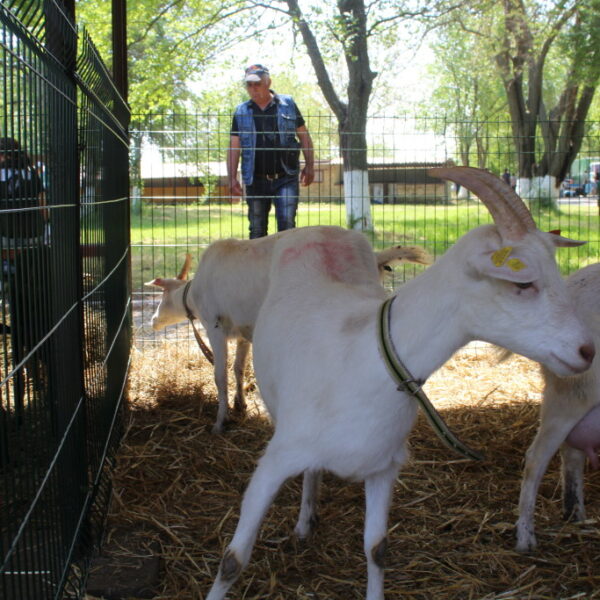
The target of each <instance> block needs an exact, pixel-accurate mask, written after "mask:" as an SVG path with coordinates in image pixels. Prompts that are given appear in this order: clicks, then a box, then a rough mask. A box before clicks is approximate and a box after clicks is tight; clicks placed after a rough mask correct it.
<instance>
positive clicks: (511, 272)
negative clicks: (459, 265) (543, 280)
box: [469, 246, 540, 283]
mask: <svg viewBox="0 0 600 600" xmlns="http://www.w3.org/2000/svg"><path fill="white" fill-rule="evenodd" d="M469 263H470V265H471V267H473V268H474V269H475V270H476V271H477V272H478V273H479V274H480V275H484V276H486V277H492V278H494V279H504V280H505V281H514V282H515V283H529V282H530V281H536V280H537V279H539V277H540V271H539V268H538V266H537V265H536V264H531V263H530V261H529V260H526V259H525V258H523V257H521V256H519V253H518V251H515V250H513V248H512V247H511V246H505V247H504V248H500V249H499V250H496V251H493V252H483V253H481V254H479V255H477V256H472V257H470V258H469Z"/></svg>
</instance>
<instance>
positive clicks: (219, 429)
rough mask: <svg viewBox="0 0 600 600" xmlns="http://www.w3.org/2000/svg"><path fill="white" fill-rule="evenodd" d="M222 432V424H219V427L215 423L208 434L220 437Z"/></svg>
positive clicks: (223, 428)
mask: <svg viewBox="0 0 600 600" xmlns="http://www.w3.org/2000/svg"><path fill="white" fill-rule="evenodd" d="M224 430H225V427H224V426H223V424H220V425H219V424H218V423H215V424H214V425H213V426H212V429H211V430H210V432H211V433H212V434H213V435H222V434H223V432H224Z"/></svg>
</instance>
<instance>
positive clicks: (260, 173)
mask: <svg viewBox="0 0 600 600" xmlns="http://www.w3.org/2000/svg"><path fill="white" fill-rule="evenodd" d="M244 83H245V85H246V89H247V91H248V95H249V96H250V99H249V100H247V101H246V102H242V103H241V104H240V105H238V106H237V108H236V109H235V113H234V116H233V122H232V125H231V137H230V143H229V150H228V152H227V173H228V176H229V187H230V190H231V195H232V196H241V195H242V186H241V184H240V182H239V180H238V177H237V170H238V164H239V160H240V155H241V157H242V182H243V184H244V185H245V186H246V202H247V203H248V220H249V221H250V238H258V237H262V236H264V235H267V233H268V232H267V227H268V218H269V211H270V210H271V205H272V204H274V205H275V216H276V218H277V230H278V231H283V230H284V229H291V228H293V227H295V226H296V210H297V208H298V194H299V189H298V174H299V173H300V156H299V155H300V149H302V153H303V155H304V162H305V166H304V168H303V169H302V173H301V174H300V181H301V182H302V185H304V186H307V185H310V184H311V183H312V182H313V179H314V152H313V145H312V140H311V138H310V134H309V133H308V129H306V125H305V123H304V119H303V118H302V115H301V113H300V111H299V110H298V107H297V106H296V104H295V102H294V100H293V99H292V97H291V96H287V95H284V94H276V93H275V92H274V91H273V90H272V89H271V78H270V76H269V70H268V69H267V68H266V67H264V66H262V65H251V66H249V67H248V68H247V69H246V71H245V73H244ZM298 140H300V141H298Z"/></svg>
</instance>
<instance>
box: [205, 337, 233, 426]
mask: <svg viewBox="0 0 600 600" xmlns="http://www.w3.org/2000/svg"><path fill="white" fill-rule="evenodd" d="M209 339H210V345H211V347H212V351H213V356H214V361H215V364H214V369H215V375H214V376H215V384H216V386H217V399H218V401H219V408H218V410H217V420H216V421H215V424H214V426H213V428H212V432H213V433H222V431H223V425H224V423H225V421H227V417H228V411H229V403H228V398H227V338H226V337H225V336H224V335H223V334H222V333H221V330H220V329H215V330H213V331H211V332H210V333H209Z"/></svg>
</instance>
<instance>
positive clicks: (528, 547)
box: [515, 535, 537, 554]
mask: <svg viewBox="0 0 600 600" xmlns="http://www.w3.org/2000/svg"><path fill="white" fill-rule="evenodd" d="M536 549H537V540H536V539H535V535H533V536H530V537H527V538H526V539H519V540H517V545H516V546H515V550H516V551H517V552H520V553H521V554H528V553H530V552H535V550H536Z"/></svg>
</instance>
